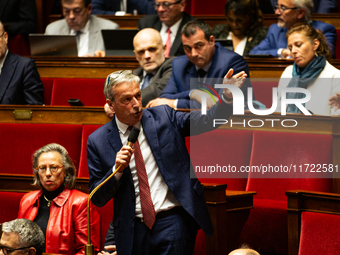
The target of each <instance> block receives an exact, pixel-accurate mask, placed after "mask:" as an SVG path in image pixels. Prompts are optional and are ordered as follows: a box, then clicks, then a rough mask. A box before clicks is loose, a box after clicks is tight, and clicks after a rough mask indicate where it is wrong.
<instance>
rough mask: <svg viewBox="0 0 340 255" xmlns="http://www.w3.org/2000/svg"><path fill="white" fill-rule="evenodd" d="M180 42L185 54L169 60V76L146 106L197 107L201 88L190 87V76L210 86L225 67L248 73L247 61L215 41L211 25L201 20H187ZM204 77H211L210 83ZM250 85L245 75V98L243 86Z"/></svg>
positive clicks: (218, 80)
mask: <svg viewBox="0 0 340 255" xmlns="http://www.w3.org/2000/svg"><path fill="white" fill-rule="evenodd" d="M182 43H183V48H184V51H185V54H186V55H185V56H180V57H177V58H175V59H174V60H173V63H172V74H171V78H170V80H169V82H168V84H167V85H166V87H165V88H164V90H163V92H162V94H161V95H160V97H161V98H156V99H154V100H152V101H150V102H149V103H148V104H147V106H146V107H153V106H157V105H161V104H167V105H169V106H171V107H173V108H190V107H191V108H200V104H201V101H200V100H201V93H205V92H203V91H201V90H198V89H194V90H192V91H191V89H192V88H191V87H190V79H191V78H196V79H197V78H199V79H200V82H201V83H210V86H214V84H215V83H216V82H221V81H222V79H223V78H224V76H225V75H226V74H227V72H228V70H229V69H233V70H234V73H239V72H241V71H245V73H246V74H247V76H248V77H249V68H248V64H247V62H246V61H245V60H244V58H243V57H242V56H240V55H239V54H237V53H235V52H233V51H231V50H229V49H226V48H224V47H223V46H222V45H221V44H220V43H218V42H216V43H215V38H214V36H213V35H212V31H211V28H210V27H209V25H208V24H206V23H205V22H204V21H200V20H192V21H190V22H188V23H187V24H186V25H185V26H184V27H183V29H182ZM207 78H214V82H213V84H211V80H210V79H209V81H207ZM251 86H252V85H251V83H250V81H249V79H247V80H246V81H245V84H244V85H243V86H242V88H241V90H242V91H243V95H244V98H245V100H247V88H248V87H251ZM207 89H208V88H207ZM208 90H209V89H208ZM216 91H219V90H218V89H216ZM212 94H213V95H214V92H212ZM191 99H193V100H191ZM190 103H193V105H190ZM212 105H214V101H213V100H212V99H211V98H210V97H208V98H207V107H208V108H210V107H211V106H212Z"/></svg>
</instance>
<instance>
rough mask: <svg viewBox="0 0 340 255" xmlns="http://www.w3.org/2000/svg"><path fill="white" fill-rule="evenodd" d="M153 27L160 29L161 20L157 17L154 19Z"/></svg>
mask: <svg viewBox="0 0 340 255" xmlns="http://www.w3.org/2000/svg"><path fill="white" fill-rule="evenodd" d="M154 28H155V29H156V30H158V31H159V32H160V31H161V29H162V22H161V21H160V19H159V18H157V20H156V22H155V26H154Z"/></svg>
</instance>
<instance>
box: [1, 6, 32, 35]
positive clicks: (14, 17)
mask: <svg viewBox="0 0 340 255" xmlns="http://www.w3.org/2000/svg"><path fill="white" fill-rule="evenodd" d="M0 20H1V21H2V23H3V24H4V26H5V27H6V31H7V33H8V36H9V37H14V36H16V35H28V34H30V33H35V30H36V27H37V7H36V4H35V0H1V1H0Z"/></svg>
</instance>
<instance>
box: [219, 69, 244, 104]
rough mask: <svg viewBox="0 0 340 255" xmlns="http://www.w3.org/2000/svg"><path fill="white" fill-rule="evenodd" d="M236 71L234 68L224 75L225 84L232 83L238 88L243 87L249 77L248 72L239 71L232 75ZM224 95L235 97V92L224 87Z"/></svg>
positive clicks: (230, 97)
mask: <svg viewBox="0 0 340 255" xmlns="http://www.w3.org/2000/svg"><path fill="white" fill-rule="evenodd" d="M233 73H234V70H233V69H232V68H230V69H229V71H228V73H227V74H226V75H225V76H224V79H223V84H231V85H234V86H236V87H238V88H241V87H242V85H243V83H244V81H245V80H246V78H247V74H246V73H245V72H244V71H242V72H239V73H238V74H235V75H234V76H232V75H233ZM223 95H224V96H225V97H227V98H229V99H232V98H233V94H232V93H231V91H230V90H229V89H224V90H223Z"/></svg>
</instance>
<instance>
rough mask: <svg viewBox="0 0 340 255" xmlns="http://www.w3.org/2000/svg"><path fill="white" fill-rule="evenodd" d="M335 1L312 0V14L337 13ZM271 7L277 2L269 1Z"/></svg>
mask: <svg viewBox="0 0 340 255" xmlns="http://www.w3.org/2000/svg"><path fill="white" fill-rule="evenodd" d="M336 1H337V0H313V3H314V13H337V12H338V5H337V2H336ZM271 2H272V5H273V7H274V6H275V4H277V0H271Z"/></svg>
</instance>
